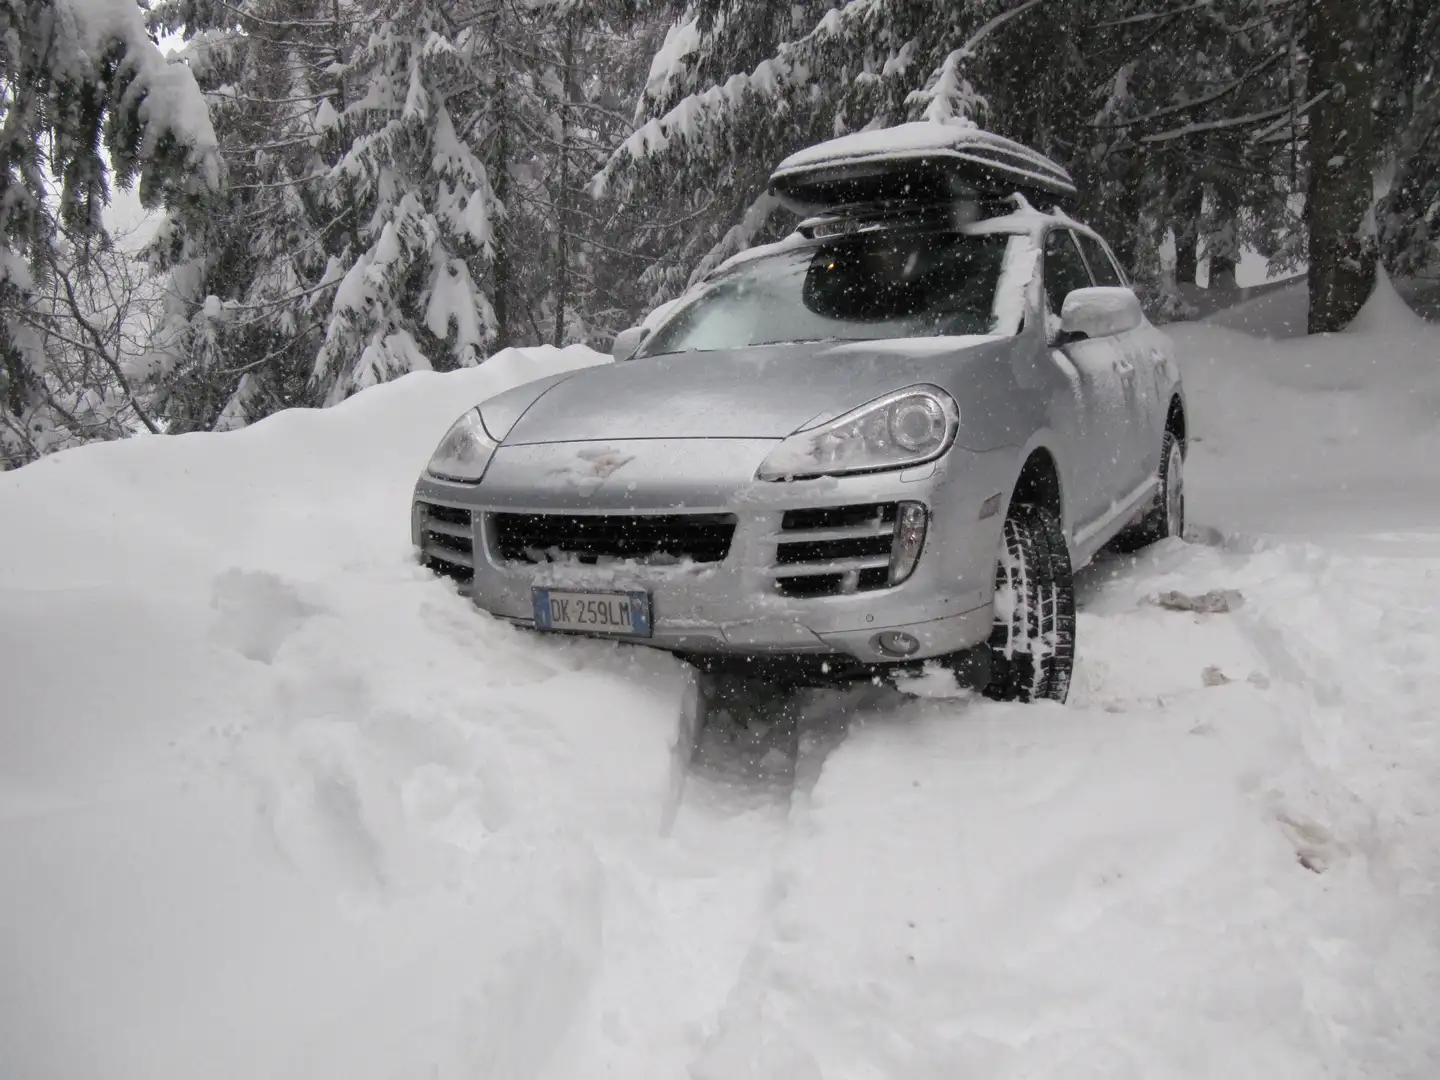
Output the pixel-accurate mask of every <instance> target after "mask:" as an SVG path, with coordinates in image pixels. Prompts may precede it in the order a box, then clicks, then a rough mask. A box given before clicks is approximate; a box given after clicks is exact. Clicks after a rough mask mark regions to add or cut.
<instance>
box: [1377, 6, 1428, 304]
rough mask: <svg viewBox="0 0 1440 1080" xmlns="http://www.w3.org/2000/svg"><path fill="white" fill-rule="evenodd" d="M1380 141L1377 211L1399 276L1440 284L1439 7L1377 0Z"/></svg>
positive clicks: (1387, 255) (1381, 236) (1384, 246)
mask: <svg viewBox="0 0 1440 1080" xmlns="http://www.w3.org/2000/svg"><path fill="white" fill-rule="evenodd" d="M1371 7H1372V10H1373V12H1374V17H1375V34H1374V36H1375V44H1376V49H1375V69H1376V86H1377V91H1378V93H1377V97H1378V99H1379V103H1380V107H1379V108H1378V109H1377V110H1376V131H1375V138H1376V143H1377V146H1378V147H1379V153H1380V164H1381V166H1382V167H1383V168H1384V169H1385V170H1386V171H1387V172H1388V173H1389V175H1390V179H1391V182H1390V187H1389V191H1387V192H1386V193H1385V195H1384V196H1383V197H1382V198H1381V200H1380V204H1379V206H1378V207H1377V212H1376V218H1377V220H1376V229H1377V233H1378V240H1379V244H1380V253H1381V257H1382V258H1383V259H1384V261H1385V265H1386V268H1387V269H1388V270H1389V271H1390V273H1391V274H1393V275H1395V276H1397V277H1416V276H1426V277H1430V278H1440V4H1435V3H1431V2H1427V0H1385V2H1381V0H1373V2H1372V5H1371Z"/></svg>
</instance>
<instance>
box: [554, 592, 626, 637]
mask: <svg viewBox="0 0 1440 1080" xmlns="http://www.w3.org/2000/svg"><path fill="white" fill-rule="evenodd" d="M531 596H532V598H533V600H534V602H535V628H536V629H537V630H564V631H569V632H571V633H578V634H612V635H616V636H620V637H647V638H648V637H649V636H650V594H649V593H645V592H572V591H570V590H567V589H542V588H538V587H537V588H535V589H533V590H531Z"/></svg>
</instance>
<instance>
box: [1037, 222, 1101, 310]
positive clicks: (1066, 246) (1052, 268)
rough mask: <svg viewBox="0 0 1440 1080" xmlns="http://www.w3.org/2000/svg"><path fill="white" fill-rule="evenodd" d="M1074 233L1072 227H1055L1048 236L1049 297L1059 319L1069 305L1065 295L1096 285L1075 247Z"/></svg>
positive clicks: (1046, 287)
mask: <svg viewBox="0 0 1440 1080" xmlns="http://www.w3.org/2000/svg"><path fill="white" fill-rule="evenodd" d="M1074 235H1075V234H1074V233H1072V232H1071V231H1070V230H1069V229H1052V230H1051V231H1050V232H1049V233H1048V234H1046V236H1045V299H1046V300H1048V301H1049V303H1050V314H1051V315H1053V316H1054V317H1055V318H1056V319H1058V318H1059V317H1060V310H1061V308H1062V307H1063V306H1064V304H1065V297H1067V296H1068V295H1070V293H1071V292H1072V291H1073V290H1075V289H1088V288H1089V287H1090V286H1091V285H1093V284H1095V283H1094V282H1093V281H1091V280H1090V271H1089V270H1087V269H1086V268H1085V260H1084V259H1082V258H1081V257H1080V249H1079V248H1077V247H1076V246H1075V240H1074Z"/></svg>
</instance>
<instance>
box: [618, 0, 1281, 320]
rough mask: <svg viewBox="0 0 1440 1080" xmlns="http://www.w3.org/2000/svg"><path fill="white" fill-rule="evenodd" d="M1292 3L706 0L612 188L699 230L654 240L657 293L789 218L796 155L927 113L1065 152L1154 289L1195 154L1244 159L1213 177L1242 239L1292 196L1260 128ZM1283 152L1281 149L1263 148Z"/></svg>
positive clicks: (661, 73)
mask: <svg viewBox="0 0 1440 1080" xmlns="http://www.w3.org/2000/svg"><path fill="white" fill-rule="evenodd" d="M1284 6H1285V4H1284V2H1283V0H1282V3H1281V4H1279V5H1276V4H1267V3H1264V2H1263V0H1216V2H1214V3H1205V4H1180V5H1175V6H1169V7H1161V6H1157V5H1154V4H1153V3H1149V2H1146V0H1110V2H1107V3H1101V4H1096V3H1092V2H1089V0H1005V2H995V0H938V2H925V3H921V2H917V0H850V2H847V3H843V4H839V5H832V4H829V3H814V4H805V3H801V4H794V5H791V4H778V3H758V4H754V3H739V2H737V0H697V2H696V3H693V4H690V5H689V6H687V7H686V8H685V9H684V11H683V13H682V14H681V15H680V17H679V18H678V20H677V21H676V22H675V23H674V25H673V26H672V28H671V32H670V33H669V35H668V36H667V38H666V40H665V43H664V45H663V46H662V47H661V49H660V50H658V51H657V54H656V56H655V60H654V65H653V68H652V73H651V79H650V82H649V85H648V86H647V89H646V93H645V95H644V97H643V98H642V100H641V102H640V106H639V113H640V118H641V120H642V122H641V123H640V125H639V128H638V130H637V131H636V133H635V134H634V135H633V136H632V137H631V138H630V139H629V140H627V142H626V143H625V144H624V145H623V146H622V147H621V148H620V150H619V151H617V153H616V154H615V155H614V156H613V157H612V159H611V160H610V162H608V163H607V165H606V168H605V169H604V170H602V172H601V173H600V174H599V175H598V177H597V183H596V187H597V190H599V191H601V192H606V193H609V194H610V195H611V196H612V197H613V198H617V199H618V200H620V201H622V202H631V203H640V204H646V205H653V206H656V207H657V208H658V209H657V210H656V213H657V215H658V216H663V217H665V218H668V219H670V220H674V221H677V222H683V227H676V228H674V229H672V230H668V231H667V232H666V233H665V234H663V235H661V236H657V237H653V238H648V241H647V242H648V243H649V245H650V247H649V248H648V249H646V252H645V253H646V254H651V255H653V256H654V257H655V260H654V264H653V266H652V267H651V269H650V270H649V271H648V272H647V281H648V283H649V284H650V286H651V295H650V297H649V299H650V300H651V301H652V302H658V301H661V300H663V299H666V298H667V297H669V296H673V295H675V294H676V293H677V292H678V291H680V290H681V289H683V287H684V286H685V284H686V283H687V282H688V281H689V280H691V278H692V275H694V274H698V273H702V272H704V271H705V270H706V269H708V268H709V267H710V266H712V265H714V264H715V263H716V262H717V261H718V260H720V259H722V258H723V257H725V256H726V255H728V254H729V253H731V252H732V251H734V250H736V249H737V248H739V247H742V246H744V245H746V244H748V243H751V242H754V241H755V240H758V239H763V238H764V237H765V235H767V231H768V234H770V235H773V234H774V233H775V232H777V231H779V230H781V229H783V228H784V227H785V226H786V225H788V223H786V222H780V221H777V220H776V219H775V216H774V211H775V207H774V206H773V204H772V203H771V202H770V200H768V199H767V198H766V197H765V195H764V181H765V177H766V175H767V174H768V171H769V169H770V167H771V166H773V165H774V163H775V162H776V161H778V160H779V159H780V158H782V157H783V156H784V155H785V154H786V153H789V152H790V151H793V150H795V149H797V148H798V147H800V146H802V145H804V144H806V143H810V142H814V141H817V140H819V139H823V138H827V137H831V136H833V135H836V134H842V133H844V132H847V131H854V130H860V129H865V128H871V127H884V126H889V125H893V124H896V123H900V122H903V121H905V120H910V119H919V118H922V117H928V118H933V119H942V120H946V121H949V122H963V121H964V120H965V119H967V118H969V119H975V120H979V121H980V122H982V123H984V124H985V126H987V127H989V128H991V129H992V130H996V131H998V132H1000V133H1002V134H1006V135H1009V136H1011V137H1013V138H1017V139H1019V140H1020V141H1022V142H1025V143H1028V144H1030V145H1032V146H1035V147H1037V148H1038V149H1041V150H1043V151H1044V152H1046V153H1048V154H1050V155H1051V156H1053V157H1055V158H1056V159H1057V160H1059V161H1061V162H1062V163H1064V164H1066V165H1067V166H1068V167H1069V168H1070V170H1071V171H1072V173H1074V174H1075V176H1076V178H1077V181H1078V182H1079V185H1080V187H1081V190H1082V206H1081V212H1082V213H1083V214H1084V215H1085V216H1086V217H1087V218H1088V219H1089V220H1091V221H1093V222H1094V223H1095V224H1096V225H1097V226H1098V227H1100V228H1102V229H1104V230H1105V231H1106V232H1107V234H1108V235H1109V236H1111V237H1112V239H1113V241H1114V242H1115V243H1116V246H1117V247H1118V248H1119V250H1120V252H1121V254H1122V257H1123V258H1124V259H1125V260H1126V261H1127V263H1129V264H1130V266H1131V268H1132V271H1138V272H1139V273H1141V274H1142V275H1145V276H1146V277H1147V278H1148V279H1150V280H1149V281H1148V282H1147V283H1153V282H1154V279H1155V278H1156V277H1157V276H1158V271H1159V260H1158V256H1157V252H1158V248H1159V246H1160V243H1161V242H1162V241H1163V239H1164V236H1165V234H1166V232H1167V230H1169V229H1171V228H1176V227H1177V225H1179V224H1180V222H1179V221H1178V220H1177V218H1178V217H1179V212H1180V211H1182V210H1184V209H1186V208H1188V209H1190V211H1191V213H1194V212H1195V210H1194V208H1195V207H1196V205H1197V204H1198V203H1199V202H1200V196H1202V195H1203V192H1204V190H1205V188H1204V186H1203V185H1202V184H1200V183H1198V182H1197V181H1196V180H1195V177H1196V175H1197V172H1196V170H1195V168H1194V165H1195V162H1196V161H1199V160H1204V161H1206V162H1207V163H1209V164H1212V165H1214V164H1215V162H1216V159H1219V160H1221V161H1224V162H1225V163H1226V164H1229V163H1230V162H1231V159H1234V160H1235V165H1236V167H1235V168H1234V170H1233V172H1234V173H1235V175H1236V176H1237V177H1239V179H1230V180H1229V181H1228V186H1224V185H1221V184H1220V183H1219V180H1218V179H1216V180H1215V181H1212V182H1211V183H1212V186H1213V187H1214V188H1215V190H1217V191H1221V190H1223V191H1226V192H1229V191H1236V192H1238V194H1237V195H1236V197H1235V198H1233V199H1228V200H1227V201H1225V202H1224V204H1223V208H1224V209H1226V210H1227V211H1228V213H1229V215H1230V219H1231V221H1232V224H1231V225H1230V226H1229V228H1230V230H1231V232H1232V233H1233V232H1234V225H1233V221H1234V220H1238V219H1241V218H1243V217H1244V216H1245V214H1246V213H1249V208H1248V207H1247V206H1246V200H1247V199H1260V198H1262V197H1263V200H1264V201H1265V202H1266V205H1267V214H1269V215H1271V216H1273V214H1274V206H1275V204H1276V202H1277V199H1280V198H1281V197H1280V196H1278V195H1277V194H1276V193H1275V192H1274V191H1272V190H1271V187H1270V186H1267V185H1269V176H1268V171H1267V170H1268V166H1266V165H1262V164H1257V157H1256V154H1255V153H1254V152H1253V151H1252V149H1251V148H1250V145H1249V143H1248V142H1247V140H1249V139H1250V137H1251V136H1252V135H1253V134H1255V133H1256V131H1257V130H1259V129H1261V128H1263V127H1264V126H1265V125H1267V124H1269V123H1271V122H1272V121H1273V120H1274V119H1275V118H1276V116H1277V115H1278V113H1277V112H1276V109H1277V107H1278V105H1279V98H1278V96H1277V95H1278V94H1279V93H1280V88H1282V87H1283V86H1284V80H1283V79H1281V78H1279V77H1277V76H1276V75H1275V74H1273V72H1274V71H1275V70H1276V69H1278V68H1279V67H1280V63H1281V60H1282V59H1283V51H1284V50H1283V48H1282V47H1280V46H1277V45H1276V41H1278V40H1279V36H1278V35H1276V34H1275V33H1274V32H1273V30H1272V29H1268V28H1269V27H1270V26H1271V24H1272V23H1273V22H1274V10H1272V9H1276V8H1279V7H1284ZM1222 132H1223V133H1225V134H1224V135H1223V136H1222V135H1221V134H1220V133H1222ZM1237 145H1238V146H1241V147H1242V149H1241V150H1236V149H1235V148H1236V146H1237ZM1277 153H1278V151H1277V149H1276V148H1275V147H1274V146H1273V145H1271V144H1266V146H1265V148H1264V149H1263V151H1262V153H1261V154H1260V158H1261V159H1268V158H1271V157H1274V156H1276V155H1277ZM1209 202H1210V203H1212V204H1214V205H1216V206H1221V205H1222V202H1221V200H1219V199H1216V198H1211V199H1210V200H1209ZM1242 211H1244V212H1243V213H1242ZM1201 227H1202V228H1203V225H1202V226H1201ZM1196 228H1197V227H1196V226H1195V225H1194V224H1193V223H1192V224H1190V225H1189V233H1190V235H1194V234H1195V232H1196ZM1182 230H1183V226H1182V228H1180V229H1177V231H1182ZM1210 231H1211V233H1212V235H1211V237H1210V239H1211V247H1212V250H1215V251H1218V244H1217V243H1216V237H1215V235H1214V233H1215V232H1216V230H1214V229H1212V230H1210Z"/></svg>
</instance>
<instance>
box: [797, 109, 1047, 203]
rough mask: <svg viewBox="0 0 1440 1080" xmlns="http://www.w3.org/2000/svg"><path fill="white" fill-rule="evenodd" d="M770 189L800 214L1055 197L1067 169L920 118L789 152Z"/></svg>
mask: <svg viewBox="0 0 1440 1080" xmlns="http://www.w3.org/2000/svg"><path fill="white" fill-rule="evenodd" d="M770 190H771V191H772V192H774V193H775V195H776V196H778V197H779V199H780V201H781V202H782V203H784V204H785V206H786V207H788V208H789V209H791V210H793V211H795V212H796V213H797V214H801V215H803V216H810V215H812V214H821V213H826V212H830V213H834V212H836V211H840V210H843V209H847V208H851V207H861V206H865V207H876V206H884V205H894V204H897V203H922V204H923V203H928V204H935V203H953V202H957V201H970V200H988V199H996V198H1003V197H1004V196H1007V195H1010V194H1011V193H1013V192H1017V191H1018V192H1020V193H1021V194H1023V195H1025V196H1026V197H1027V198H1031V199H1032V201H1033V200H1034V199H1037V198H1038V199H1040V200H1042V201H1049V202H1057V201H1061V202H1063V201H1064V200H1066V199H1068V198H1069V197H1070V196H1073V195H1074V194H1075V184H1074V182H1073V181H1072V180H1071V179H1070V174H1069V173H1067V172H1066V171H1065V170H1064V169H1062V168H1061V167H1060V166H1059V165H1057V164H1055V162H1053V161H1051V160H1050V159H1049V158H1047V157H1046V156H1045V155H1044V154H1040V153H1037V152H1036V151H1034V150H1031V149H1030V148H1029V147H1027V146H1022V145H1021V144H1020V143H1017V142H1014V141H1013V140H1011V139H1006V138H1002V137H1001V136H999V135H992V134H991V133H990V132H988V131H981V130H980V129H979V128H976V127H972V126H968V125H959V124H941V123H934V122H929V121H922V122H919V123H912V124H901V125H899V126H898V127H893V128H883V129H881V130H878V131H861V132H857V133H855V134H853V135H844V136H842V137H840V138H838V139H831V140H830V141H829V142H824V143H820V144H819V145H818V146H812V147H810V148H809V149H807V150H801V151H800V152H799V153H798V154H791V155H790V156H789V157H788V158H786V159H785V160H784V161H782V162H781V163H780V165H779V167H778V168H777V169H776V170H775V171H774V172H773V173H771V175H770Z"/></svg>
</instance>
